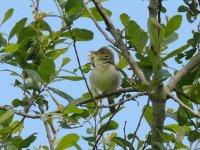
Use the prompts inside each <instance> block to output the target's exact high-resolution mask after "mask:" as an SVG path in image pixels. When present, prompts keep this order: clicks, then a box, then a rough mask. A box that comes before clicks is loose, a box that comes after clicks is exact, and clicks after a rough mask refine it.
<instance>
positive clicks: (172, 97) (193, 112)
mask: <svg viewBox="0 0 200 150" xmlns="http://www.w3.org/2000/svg"><path fill="white" fill-rule="evenodd" d="M168 96H169V97H170V98H171V99H173V100H174V101H176V102H177V103H178V104H179V105H180V106H181V107H183V108H184V109H186V110H188V111H189V112H191V113H192V114H193V115H195V116H196V117H198V118H200V114H199V113H196V112H195V111H194V110H192V109H191V108H190V107H188V106H187V105H185V104H184V103H183V102H182V101H181V100H180V99H179V98H178V97H176V96H173V95H172V94H169V95H168Z"/></svg>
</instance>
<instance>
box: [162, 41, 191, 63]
mask: <svg viewBox="0 0 200 150" xmlns="http://www.w3.org/2000/svg"><path fill="white" fill-rule="evenodd" d="M188 47H190V45H189V44H185V45H183V46H181V47H180V48H178V49H176V50H174V51H172V52H171V53H169V54H167V56H165V57H164V58H163V61H166V60H167V59H169V58H172V57H174V56H176V55H178V54H180V53H181V52H183V51H184V50H186V49H187V48H188Z"/></svg>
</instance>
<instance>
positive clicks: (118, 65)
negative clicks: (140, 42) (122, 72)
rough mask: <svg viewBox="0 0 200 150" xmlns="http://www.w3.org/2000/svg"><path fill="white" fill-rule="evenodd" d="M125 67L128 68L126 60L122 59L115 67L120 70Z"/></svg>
mask: <svg viewBox="0 0 200 150" xmlns="http://www.w3.org/2000/svg"><path fill="white" fill-rule="evenodd" d="M127 66H128V62H127V61H126V59H125V58H124V57H122V58H121V59H120V60H119V63H118V64H117V67H119V68H120V69H124V68H125V67H127Z"/></svg>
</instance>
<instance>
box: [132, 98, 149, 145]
mask: <svg viewBox="0 0 200 150" xmlns="http://www.w3.org/2000/svg"><path fill="white" fill-rule="evenodd" d="M149 102H150V99H148V101H147V104H146V106H145V107H144V110H143V111H142V115H141V116H140V119H139V121H138V124H137V127H136V129H135V132H134V133H133V139H132V142H131V143H132V144H133V143H134V141H135V138H136V135H137V132H138V129H139V127H140V124H141V122H142V118H143V117H144V113H145V111H146V110H147V108H148V106H149Z"/></svg>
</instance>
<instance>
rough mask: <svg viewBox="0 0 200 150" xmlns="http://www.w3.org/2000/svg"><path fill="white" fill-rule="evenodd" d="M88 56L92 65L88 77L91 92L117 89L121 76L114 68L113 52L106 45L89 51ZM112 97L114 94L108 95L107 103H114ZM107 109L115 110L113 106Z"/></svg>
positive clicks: (113, 111)
mask: <svg viewBox="0 0 200 150" xmlns="http://www.w3.org/2000/svg"><path fill="white" fill-rule="evenodd" d="M89 57H90V58H91V63H92V65H93V67H94V69H93V70H92V72H91V74H90V77H89V80H90V88H91V91H92V93H94V92H93V91H97V92H99V91H100V92H102V93H106V92H113V91H117V89H118V87H120V86H121V83H122V76H121V73H120V72H119V71H118V70H117V69H116V66H115V62H114V54H113V52H112V51H111V50H110V49H108V48H107V47H102V48H100V49H99V50H98V51H91V52H90V53H89ZM114 98H115V96H110V97H108V103H109V105H110V104H113V103H114ZM109 109H110V112H111V113H115V112H116V109H115V106H111V107H109Z"/></svg>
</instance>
